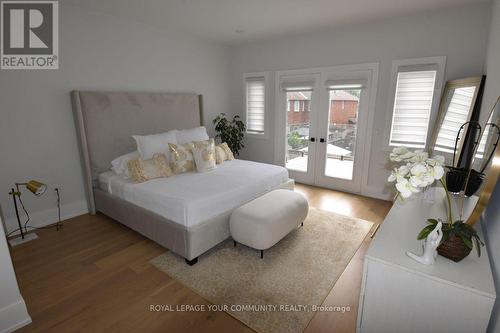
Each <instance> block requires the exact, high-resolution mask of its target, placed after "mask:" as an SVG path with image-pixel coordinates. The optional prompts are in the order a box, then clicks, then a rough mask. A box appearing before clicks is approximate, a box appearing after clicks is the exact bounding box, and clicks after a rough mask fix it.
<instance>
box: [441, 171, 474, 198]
mask: <svg viewBox="0 0 500 333" xmlns="http://www.w3.org/2000/svg"><path fill="white" fill-rule="evenodd" d="M447 168H448V172H446V187H447V188H448V191H449V192H450V193H454V194H456V193H460V191H462V190H463V189H464V186H465V181H466V180H467V175H468V173H469V172H468V170H466V169H464V168H455V167H447Z"/></svg>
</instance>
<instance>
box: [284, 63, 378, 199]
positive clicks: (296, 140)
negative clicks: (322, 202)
mask: <svg viewBox="0 0 500 333" xmlns="http://www.w3.org/2000/svg"><path fill="white" fill-rule="evenodd" d="M360 66H361V68H359V66H342V67H338V68H328V69H317V70H300V71H287V72H279V73H277V80H276V82H277V96H278V101H277V108H278V113H279V115H278V117H277V120H278V127H280V128H278V130H277V141H278V144H277V146H276V147H277V148H278V154H277V156H278V159H279V160H280V161H279V162H280V163H281V164H283V165H284V166H285V167H286V168H287V169H288V170H289V173H290V177H291V178H294V179H295V180H296V181H297V182H299V183H305V184H311V185H317V186H321V187H328V188H333V189H339V190H342V191H348V192H355V193H361V192H362V184H363V181H364V182H366V179H367V173H368V167H367V165H366V163H367V162H368V158H367V157H366V155H368V154H367V153H369V150H367V146H368V147H369V146H370V142H369V137H370V136H369V135H367V130H368V128H367V125H368V122H369V120H370V119H371V116H373V115H372V114H371V112H370V104H373V103H370V100H371V98H373V95H374V91H373V90H374V89H373V84H372V81H373V68H368V69H365V68H363V67H362V66H363V65H360ZM372 67H373V65H372ZM375 67H376V66H375ZM375 69H377V70H378V67H376V68H375ZM280 152H281V154H280Z"/></svg>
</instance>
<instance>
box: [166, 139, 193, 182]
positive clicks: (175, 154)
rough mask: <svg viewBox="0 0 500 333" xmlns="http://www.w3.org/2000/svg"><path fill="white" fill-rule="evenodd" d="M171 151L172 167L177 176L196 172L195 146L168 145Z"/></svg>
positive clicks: (190, 144) (188, 144)
mask: <svg viewBox="0 0 500 333" xmlns="http://www.w3.org/2000/svg"><path fill="white" fill-rule="evenodd" d="M168 148H169V150H170V167H171V168H172V170H173V171H174V173H175V174H178V173H184V172H189V171H194V158H193V144H192V143H191V142H188V143H185V144H183V145H176V144H173V143H169V144H168Z"/></svg>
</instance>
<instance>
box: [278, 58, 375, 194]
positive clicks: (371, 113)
mask: <svg viewBox="0 0 500 333" xmlns="http://www.w3.org/2000/svg"><path fill="white" fill-rule="evenodd" d="M356 72H358V73H359V72H366V73H367V87H366V101H365V102H363V104H365V105H366V112H367V115H366V124H365V126H364V127H365V133H366V135H365V137H364V140H363V141H364V142H362V141H358V142H357V144H358V145H363V152H362V156H361V157H362V166H361V168H360V170H361V172H362V174H361V177H360V184H359V185H358V186H356V187H353V186H348V184H347V183H344V184H343V182H340V183H339V184H333V183H330V182H329V183H327V184H322V185H321V186H322V187H326V188H332V189H335V190H340V191H344V192H353V193H361V194H366V195H370V194H371V192H372V191H371V189H370V186H369V185H368V173H369V169H370V155H371V142H372V136H373V126H369V125H370V124H372V125H373V123H374V119H375V103H376V95H377V87H378V75H379V63H363V64H354V65H340V66H332V67H319V68H304V69H294V70H284V71H276V72H275V110H276V112H275V138H274V152H275V154H274V155H275V160H274V162H275V164H277V165H281V166H285V150H286V121H287V117H286V116H287V114H286V108H285V109H284V110H285V112H283V109H282V108H281V107H282V105H281V104H282V101H281V99H282V98H280V93H281V90H280V89H281V84H280V83H281V77H282V76H294V75H311V74H319V84H318V82H317V83H316V85H319V87H317V90H318V93H319V98H320V100H318V102H317V104H318V106H319V107H320V108H321V107H324V106H325V105H326V102H325V98H324V97H325V96H322V95H325V93H322V91H319V90H325V92H326V91H327V90H326V89H323V88H326V87H325V85H324V81H326V80H328V77H329V75H330V76H331V75H332V73H344V74H349V73H356ZM322 114H323V113H322V110H317V112H316V113H315V114H314V115H313V116H314V117H320V116H321V115H322ZM315 123H316V124H318V123H320V119H319V118H317V120H316V122H315ZM314 130H315V132H313V133H312V134H310V135H315V136H317V134H320V133H319V129H316V128H315V129H314ZM360 130H361V129H359V128H358V131H360ZM319 149H320V150H324V149H325V148H323V149H321V148H319ZM315 150H316V149H315ZM316 164H317V163H316ZM323 168H324V167H323ZM321 169H322V168H321V166H319V165H315V170H314V173H318V172H320V171H321ZM317 178H318V177H317V176H315V177H314V179H313V180H312V181H310V179H306V181H307V182H305V183H307V184H311V185H314V184H315V182H316V180H317ZM297 181H298V182H301V180H299V179H297ZM351 183H352V182H351Z"/></svg>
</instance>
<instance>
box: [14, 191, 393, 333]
mask: <svg viewBox="0 0 500 333" xmlns="http://www.w3.org/2000/svg"><path fill="white" fill-rule="evenodd" d="M296 191H298V192H301V193H303V194H304V195H306V196H307V198H308V200H309V203H310V205H311V206H313V207H316V208H319V209H323V210H328V211H333V212H336V213H340V214H344V215H348V216H353V217H358V218H361V219H365V220H369V221H372V222H376V223H380V222H381V221H382V220H383V219H384V217H385V215H386V214H387V212H388V210H389V208H390V206H391V203H390V202H387V201H382V200H376V199H371V198H366V197H361V196H357V195H353V194H347V193H341V192H335V191H331V190H326V189H321V188H316V187H312V186H306V185H297V186H296ZM37 234H38V236H39V239H37V240H34V241H31V242H29V243H26V244H22V245H19V246H16V247H14V248H11V254H12V259H13V262H14V267H15V270H16V274H17V277H18V281H19V286H20V289H21V293H22V295H23V297H24V300H25V301H26V303H27V306H28V312H29V313H30V315H31V318H32V320H33V323H32V324H30V325H28V326H26V327H24V328H22V329H21V330H20V331H21V332H42V331H43V332H45V331H52V332H73V331H84V332H104V331H106V332H151V331H161V332H190V333H194V332H253V331H252V330H251V329H250V328H248V327H246V326H245V325H244V324H242V323H241V322H239V321H237V320H236V319H234V318H233V317H231V316H229V315H228V314H226V313H225V312H152V311H150V309H149V307H150V305H154V304H166V305H174V306H175V305H177V304H179V305H182V304H190V305H196V304H208V302H207V301H205V300H204V299H203V298H201V297H200V296H198V295H197V294H195V293H194V292H193V291H191V290H190V289H188V288H187V287H184V286H183V285H182V284H180V283H179V282H177V281H175V280H173V279H171V278H170V277H168V276H167V275H166V274H164V273H162V272H160V271H159V270H157V269H156V268H155V267H153V266H152V265H151V264H149V262H148V261H149V260H150V259H152V258H154V257H156V256H158V255H160V254H161V253H163V252H165V249H164V248H162V247H161V246H159V245H157V244H155V243H153V242H152V241H150V240H148V239H146V238H144V237H142V236H141V235H139V234H138V233H136V232H134V231H132V230H130V229H127V228H126V227H124V226H122V225H121V224H119V223H117V222H114V221H113V220H111V219H109V218H107V217H105V216H103V215H96V216H91V215H82V216H79V217H76V218H73V219H70V220H67V221H65V222H64V227H63V229H62V230H60V231H56V230H54V229H46V230H39V231H37ZM370 241H371V239H370V238H369V237H367V238H366V239H365V241H364V242H363V244H362V245H361V247H360V248H359V250H358V251H357V252H356V254H355V256H354V258H353V259H352V260H351V262H350V263H349V265H348V266H347V268H346V270H345V271H344V272H343V274H342V275H341V277H340V278H339V280H338V281H337V283H336V284H335V286H334V288H333V289H332V290H331V292H330V294H329V295H328V297H327V298H326V299H325V302H324V304H325V305H339V306H349V307H350V311H348V312H345V313H340V312H337V313H335V312H319V313H317V314H316V315H315V317H314V318H313V320H312V321H311V322H310V323H309V326H308V327H307V329H306V331H305V332H307V333H313V332H314V333H316V332H354V331H355V325H356V315H357V307H358V296H359V289H360V284H361V274H362V263H363V256H364V253H365V252H366V250H367V248H368V246H369V244H370ZM201 260H202V259H201Z"/></svg>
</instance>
